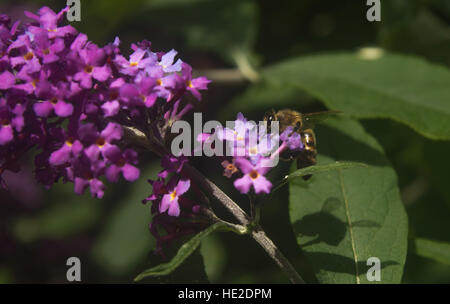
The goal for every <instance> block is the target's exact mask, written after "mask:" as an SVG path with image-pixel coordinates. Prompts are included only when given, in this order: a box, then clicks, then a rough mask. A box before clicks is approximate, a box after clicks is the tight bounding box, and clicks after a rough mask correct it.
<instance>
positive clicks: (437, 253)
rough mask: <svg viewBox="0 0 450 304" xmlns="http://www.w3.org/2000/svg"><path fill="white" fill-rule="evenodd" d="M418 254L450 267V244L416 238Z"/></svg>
mask: <svg viewBox="0 0 450 304" xmlns="http://www.w3.org/2000/svg"><path fill="white" fill-rule="evenodd" d="M414 243H415V247H416V254H417V255H420V256H422V257H426V258H430V259H433V260H435V261H438V262H440V263H443V264H447V265H450V243H446V242H438V241H433V240H427V239H422V238H416V239H415V241H414Z"/></svg>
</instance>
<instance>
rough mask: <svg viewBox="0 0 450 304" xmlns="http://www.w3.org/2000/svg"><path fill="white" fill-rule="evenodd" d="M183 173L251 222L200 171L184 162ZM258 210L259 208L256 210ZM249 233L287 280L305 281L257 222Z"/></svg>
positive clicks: (137, 136) (134, 133)
mask: <svg viewBox="0 0 450 304" xmlns="http://www.w3.org/2000/svg"><path fill="white" fill-rule="evenodd" d="M126 131H127V133H128V136H129V137H130V139H134V140H135V141H134V142H135V143H139V144H141V145H143V146H145V147H146V148H147V149H149V150H151V151H153V152H155V153H157V154H160V153H158V152H159V151H158V149H155V147H153V146H152V145H150V144H149V143H148V141H147V142H146V139H147V138H146V136H145V135H144V134H143V133H142V132H140V131H138V130H136V129H134V128H131V127H128V128H126ZM183 173H185V174H187V175H188V176H190V177H191V178H192V179H193V181H194V182H196V183H198V185H199V186H200V187H202V188H203V189H204V190H205V191H206V192H207V193H210V194H211V195H212V196H213V197H214V198H215V199H216V200H218V201H219V202H220V203H221V204H222V205H223V206H224V207H225V208H226V209H228V211H229V212H230V213H231V214H233V216H234V217H235V218H236V219H237V220H238V221H239V223H240V224H241V225H243V226H245V227H247V226H248V225H249V224H251V222H252V220H253V219H251V218H250V217H249V216H248V214H247V213H245V211H244V210H242V209H241V207H239V205H238V204H236V203H235V202H234V201H233V200H232V199H231V198H230V197H229V196H228V195H226V194H225V193H224V192H223V191H222V190H220V188H219V187H217V186H216V184H214V183H213V182H212V181H210V180H209V179H208V178H206V177H205V176H204V175H203V174H202V173H201V172H200V171H198V170H197V169H196V168H194V167H192V166H191V165H189V164H184V166H183ZM257 212H259V210H258V211H257ZM229 227H230V228H238V229H237V231H241V232H242V231H243V230H242V229H239V228H240V227H239V226H236V227H234V226H233V224H231V223H230V225H229ZM250 235H251V236H252V238H253V239H254V240H255V241H256V242H257V243H258V244H259V245H260V246H261V247H262V248H263V249H264V250H265V251H266V253H267V254H268V255H269V257H270V258H271V259H272V260H274V261H275V263H276V264H277V265H278V267H280V269H281V270H282V271H283V272H284V273H285V274H286V276H287V277H288V278H289V280H290V281H291V282H292V283H294V284H304V283H305V281H304V280H303V279H302V277H301V276H300V275H299V274H298V273H297V272H296V271H295V269H294V267H293V266H292V265H291V263H290V262H289V261H288V259H287V258H286V257H285V256H284V255H283V253H281V251H280V250H279V249H278V248H277V247H276V246H275V244H274V243H273V242H272V240H271V239H270V238H269V237H268V236H267V235H266V233H265V232H264V231H263V230H262V228H261V227H260V226H259V225H258V224H257V225H256V226H255V228H254V229H253V230H252V231H251V233H250Z"/></svg>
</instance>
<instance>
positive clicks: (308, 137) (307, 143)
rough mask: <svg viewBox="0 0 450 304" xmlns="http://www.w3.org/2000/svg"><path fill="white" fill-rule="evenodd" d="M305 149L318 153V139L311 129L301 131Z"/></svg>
mask: <svg viewBox="0 0 450 304" xmlns="http://www.w3.org/2000/svg"><path fill="white" fill-rule="evenodd" d="M301 138H302V143H303V149H304V150H306V151H310V152H312V153H314V154H315V153H316V139H315V136H314V133H313V131H312V130H311V129H307V130H305V131H303V132H302V133H301Z"/></svg>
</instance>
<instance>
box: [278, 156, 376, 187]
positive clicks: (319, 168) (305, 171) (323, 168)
mask: <svg viewBox="0 0 450 304" xmlns="http://www.w3.org/2000/svg"><path fill="white" fill-rule="evenodd" d="M353 167H368V166H367V165H366V164H363V163H358V162H339V161H337V162H335V163H330V164H326V165H315V166H309V167H306V168H302V169H298V170H295V171H294V172H292V173H291V174H289V175H286V176H285V177H284V179H283V181H282V182H281V183H280V184H279V185H277V187H276V188H275V189H273V190H272V192H273V191H276V190H278V189H279V188H280V187H282V186H283V185H285V184H286V183H288V182H290V181H292V180H293V179H295V178H299V177H302V176H305V175H310V174H317V173H321V172H327V171H330V170H339V169H341V170H342V169H349V168H353Z"/></svg>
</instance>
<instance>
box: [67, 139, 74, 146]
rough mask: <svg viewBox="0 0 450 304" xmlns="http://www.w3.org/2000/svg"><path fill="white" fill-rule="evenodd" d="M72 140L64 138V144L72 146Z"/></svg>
mask: <svg viewBox="0 0 450 304" xmlns="http://www.w3.org/2000/svg"><path fill="white" fill-rule="evenodd" d="M73 142H74V140H73V138H69V139H67V140H66V145H67V146H69V147H72V145H73Z"/></svg>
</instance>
